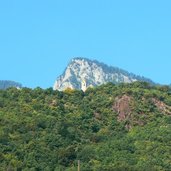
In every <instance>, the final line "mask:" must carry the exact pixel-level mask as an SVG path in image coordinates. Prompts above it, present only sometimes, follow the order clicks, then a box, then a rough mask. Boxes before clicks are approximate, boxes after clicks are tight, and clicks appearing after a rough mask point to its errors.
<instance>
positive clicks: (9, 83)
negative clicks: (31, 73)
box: [0, 80, 22, 90]
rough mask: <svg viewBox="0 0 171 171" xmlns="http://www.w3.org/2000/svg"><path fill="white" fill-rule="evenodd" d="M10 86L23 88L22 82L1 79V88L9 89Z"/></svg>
mask: <svg viewBox="0 0 171 171" xmlns="http://www.w3.org/2000/svg"><path fill="white" fill-rule="evenodd" d="M9 87H16V88H21V87H22V84H20V83H18V82H15V81H9V80H0V89H2V90H4V89H7V88H9Z"/></svg>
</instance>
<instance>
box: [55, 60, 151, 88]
mask: <svg viewBox="0 0 171 171" xmlns="http://www.w3.org/2000/svg"><path fill="white" fill-rule="evenodd" d="M135 81H145V82H149V83H153V82H152V81H151V80H150V79H148V78H144V77H140V76H137V75H135V74H133V73H129V72H127V71H125V70H123V69H120V68H117V67H111V66H108V65H106V64H104V63H100V62H98V61H96V60H90V59H86V58H74V59H72V60H71V62H70V63H69V64H68V66H67V68H66V69H65V71H64V73H63V74H62V75H61V76H59V77H58V78H57V80H56V81H55V84H54V86H53V87H54V90H60V91H62V90H65V89H67V88H71V89H79V90H83V91H85V90H86V89H87V88H88V87H95V86H99V85H102V84H104V83H108V82H112V83H131V82H135Z"/></svg>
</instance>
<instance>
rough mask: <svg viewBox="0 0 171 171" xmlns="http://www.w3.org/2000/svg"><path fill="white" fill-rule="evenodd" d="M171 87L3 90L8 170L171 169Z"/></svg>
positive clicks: (0, 152)
mask: <svg viewBox="0 0 171 171" xmlns="http://www.w3.org/2000/svg"><path fill="white" fill-rule="evenodd" d="M170 90H171V89H170V87H167V86H163V87H161V86H151V85H150V84H148V83H145V82H142V83H140V82H134V83H131V84H128V83H127V84H120V85H114V84H112V83H108V84H106V85H102V86H99V87H97V88H88V89H87V90H86V91H85V92H83V91H79V90H71V89H66V90H65V91H64V92H61V91H53V89H51V88H50V89H46V90H43V89H40V88H36V89H34V90H32V89H28V88H22V89H21V90H18V89H16V88H10V89H8V90H0V125H1V126H0V170H24V171H27V170H39V171H60V170H65V171H75V170H76V169H77V161H78V160H80V162H81V171H114V170H116V171H148V170H149V171H160V170H163V171H170V170H171V145H170V142H171V91H170Z"/></svg>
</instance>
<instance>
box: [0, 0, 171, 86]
mask: <svg viewBox="0 0 171 171" xmlns="http://www.w3.org/2000/svg"><path fill="white" fill-rule="evenodd" d="M170 9H171V1H170V0H142V1H141V0H139V1H137V0H129V1H128V0H119V1H117V0H86V1H83V0H82V1H80V0H72V1H71V0H48V1H47V0H24V1H23V0H5V1H3V0H1V1H0V61H1V67H0V80H14V81H18V82H21V83H22V84H23V85H24V86H28V87H32V88H34V87H37V86H40V87H43V88H47V87H51V86H52V85H53V83H54V81H55V79H56V77H57V76H58V75H60V74H61V73H62V72H63V70H64V69H65V67H66V65H67V64H68V62H69V61H70V59H71V58H72V57H80V56H81V57H87V58H90V59H96V60H99V61H101V62H104V63H106V64H109V65H113V66H117V67H120V68H122V69H125V70H128V71H130V72H133V73H135V74H138V75H143V76H146V77H149V78H151V79H152V80H154V81H156V82H159V83H162V84H169V83H171V80H170V74H171V67H170V65H171V10H170Z"/></svg>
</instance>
